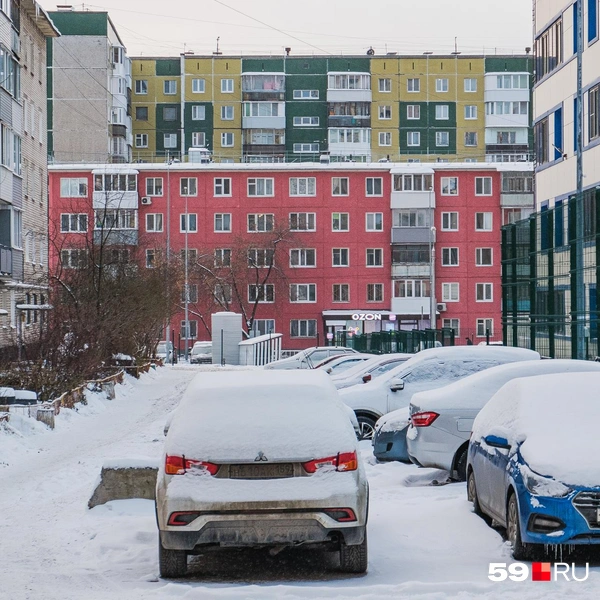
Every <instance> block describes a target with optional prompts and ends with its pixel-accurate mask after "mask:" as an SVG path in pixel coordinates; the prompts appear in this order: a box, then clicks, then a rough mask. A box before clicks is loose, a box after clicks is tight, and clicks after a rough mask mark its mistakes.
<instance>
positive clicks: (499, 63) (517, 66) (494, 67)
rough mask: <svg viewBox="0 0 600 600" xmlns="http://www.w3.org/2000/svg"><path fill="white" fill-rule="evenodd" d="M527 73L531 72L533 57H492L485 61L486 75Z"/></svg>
mask: <svg viewBox="0 0 600 600" xmlns="http://www.w3.org/2000/svg"><path fill="white" fill-rule="evenodd" d="M502 71H507V72H509V73H510V72H513V73H515V72H521V73H524V72H527V73H532V71H533V57H527V56H515V57H512V56H494V57H490V58H486V59H485V72H486V73H501V72H502Z"/></svg>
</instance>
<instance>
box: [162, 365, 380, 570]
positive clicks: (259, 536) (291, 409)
mask: <svg viewBox="0 0 600 600" xmlns="http://www.w3.org/2000/svg"><path fill="white" fill-rule="evenodd" d="M315 415H318V418H315ZM367 505H368V484H367V479H366V476H365V472H364V468H363V466H362V463H361V460H360V456H359V452H358V442H357V439H356V436H355V434H354V430H353V428H352V425H351V423H350V421H349V419H348V415H347V411H346V409H345V408H344V406H343V405H342V403H341V402H340V400H339V396H338V393H337V391H336V389H335V387H334V386H333V384H332V383H331V381H330V379H329V377H328V375H327V374H326V373H323V372H319V371H313V372H303V373H299V372H287V373H270V372H267V373H265V372H264V371H263V370H260V371H238V372H229V373H202V374H201V375H199V376H198V377H196V378H195V379H194V380H193V381H192V383H191V384H190V386H189V387H188V389H187V390H186V392H185V393H184V395H183V398H182V400H181V402H180V404H179V406H178V407H177V409H176V410H175V412H174V414H173V417H172V420H171V422H170V425H169V427H168V433H167V437H166V440H165V447H164V455H163V460H162V462H161V466H160V468H159V473H158V477H157V484H156V511H157V521H158V529H159V569H160V574H161V576H163V577H179V576H182V575H184V574H185V572H186V569H187V557H188V555H189V554H194V553H199V552H203V551H204V550H205V549H206V548H207V547H209V546H210V547H211V549H214V548H218V547H273V548H281V547H285V546H296V545H299V544H303V545H308V544H310V545H316V546H317V547H322V548H327V549H329V550H333V551H336V552H338V553H339V559H340V568H341V570H342V571H347V572H353V573H362V572H364V571H366V569H367V530H366V525H367Z"/></svg>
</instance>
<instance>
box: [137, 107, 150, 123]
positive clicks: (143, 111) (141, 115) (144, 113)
mask: <svg viewBox="0 0 600 600" xmlns="http://www.w3.org/2000/svg"><path fill="white" fill-rule="evenodd" d="M135 118H136V120H137V121H147V120H148V107H147V106H136V107H135Z"/></svg>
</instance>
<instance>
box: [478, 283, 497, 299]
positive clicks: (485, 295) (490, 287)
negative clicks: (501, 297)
mask: <svg viewBox="0 0 600 600" xmlns="http://www.w3.org/2000/svg"><path fill="white" fill-rule="evenodd" d="M479 296H481V298H480V297H479ZM493 301H494V284H493V283H488V282H478V283H476V284H475V302H493Z"/></svg>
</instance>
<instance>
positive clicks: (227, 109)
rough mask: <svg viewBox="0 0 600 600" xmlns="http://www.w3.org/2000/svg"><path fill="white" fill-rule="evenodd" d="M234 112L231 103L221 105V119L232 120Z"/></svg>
mask: <svg viewBox="0 0 600 600" xmlns="http://www.w3.org/2000/svg"><path fill="white" fill-rule="evenodd" d="M234 114H235V111H234V107H233V106H232V105H231V104H225V105H223V106H221V121H233V120H234Z"/></svg>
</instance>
